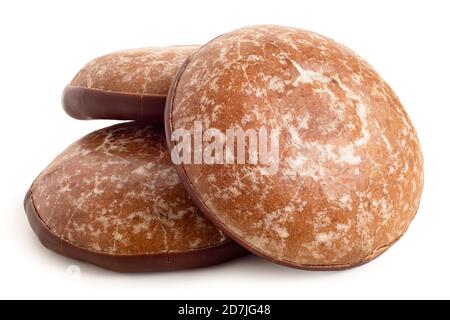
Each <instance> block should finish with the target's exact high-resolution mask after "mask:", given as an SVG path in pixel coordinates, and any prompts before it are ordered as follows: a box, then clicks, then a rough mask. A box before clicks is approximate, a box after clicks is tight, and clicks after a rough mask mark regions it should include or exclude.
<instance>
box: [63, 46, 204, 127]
mask: <svg viewBox="0 0 450 320" xmlns="http://www.w3.org/2000/svg"><path fill="white" fill-rule="evenodd" d="M197 49H198V46H172V47H163V48H142V49H132V50H125V51H118V52H113V53H110V54H107V55H105V56H102V57H99V58H97V59H94V60H93V61H91V62H89V63H88V64H86V65H85V66H84V67H83V68H82V69H81V70H80V71H79V72H78V74H77V75H76V76H75V77H74V79H73V80H72V82H71V83H70V84H69V85H68V86H67V87H66V88H65V90H64V92H63V96H62V104H63V107H64V110H65V111H66V112H67V113H68V114H69V115H70V116H71V117H74V118H76V119H115V120H139V121H144V120H145V121H147V122H152V123H162V122H163V119H164V106H165V102H166V97H167V93H168V91H169V87H170V83H171V81H172V79H173V77H174V76H175V74H176V72H177V70H178V68H179V67H180V66H181V65H182V64H183V62H184V61H185V60H186V58H187V57H188V56H189V55H191V54H192V53H193V52H195V50H197Z"/></svg>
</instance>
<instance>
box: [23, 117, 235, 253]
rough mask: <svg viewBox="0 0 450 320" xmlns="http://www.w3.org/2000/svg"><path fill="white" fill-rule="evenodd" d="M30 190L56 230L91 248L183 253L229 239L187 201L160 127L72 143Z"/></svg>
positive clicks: (135, 127)
mask: <svg viewBox="0 0 450 320" xmlns="http://www.w3.org/2000/svg"><path fill="white" fill-rule="evenodd" d="M31 194H32V201H33V203H34V206H35V208H36V210H37V212H38V213H39V216H40V218H41V220H42V221H43V222H44V223H45V224H46V225H47V226H48V228H49V229H50V230H51V231H52V232H53V233H54V234H55V235H57V236H58V237H61V238H62V239H63V240H66V241H68V242H70V243H72V244H74V245H77V246H78V247H82V248H85V249H88V250H91V251H93V252H99V253H107V254H112V255H145V254H157V253H165V252H169V253H170V252H186V251H189V250H198V249H203V248H205V249H206V248H209V247H212V246H218V245H222V244H225V243H228V242H229V240H228V239H226V238H225V237H224V235H223V234H222V232H221V231H219V230H218V229H217V228H216V227H215V226H213V225H212V224H211V223H210V222H209V221H207V220H206V219H205V218H203V216H202V215H201V214H200V213H199V211H198V209H197V208H196V207H195V206H194V205H193V203H192V201H191V200H190V199H189V196H188V194H187V193H186V191H185V190H184V188H183V187H182V185H181V183H180V180H179V178H178V175H177V173H176V170H175V169H174V168H173V166H172V163H171V161H170V155H169V152H168V151H167V147H166V144H165V141H164V135H163V134H162V132H161V130H159V129H153V128H152V127H150V126H146V125H143V124H139V123H134V122H130V123H125V124H119V125H115V126H112V127H108V128H105V129H102V130H99V131H96V132H94V133H92V134H89V135H87V136H85V137H84V138H82V139H81V140H79V141H77V142H75V143H74V144H72V145H71V146H70V147H69V148H68V149H66V150H65V151H64V152H63V153H62V154H60V155H59V156H58V157H57V158H56V159H55V160H54V161H53V162H52V163H51V164H50V165H49V167H48V168H47V169H45V171H44V172H43V173H42V174H41V175H40V176H39V177H38V178H37V179H36V181H35V182H34V184H33V186H32V188H31Z"/></svg>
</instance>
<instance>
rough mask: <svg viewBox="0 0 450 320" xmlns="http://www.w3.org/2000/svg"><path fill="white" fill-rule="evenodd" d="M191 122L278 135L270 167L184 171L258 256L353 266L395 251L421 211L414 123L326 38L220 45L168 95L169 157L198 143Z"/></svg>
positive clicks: (261, 32) (255, 37) (229, 37)
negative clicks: (191, 137) (189, 137)
mask: <svg viewBox="0 0 450 320" xmlns="http://www.w3.org/2000/svg"><path fill="white" fill-rule="evenodd" d="M195 123H197V124H198V123H200V125H201V126H200V128H201V131H202V133H205V132H207V131H208V130H209V129H212V128H213V129H214V130H216V131H219V132H222V133H225V132H226V130H229V129H241V130H242V131H244V132H247V130H254V132H257V133H258V132H261V131H262V130H261V129H265V130H267V132H278V133H279V139H278V142H279V150H277V152H276V153H274V154H272V155H271V156H270V157H268V158H267V159H268V160H267V161H266V162H263V161H260V162H258V163H256V164H249V162H248V161H247V162H246V164H236V161H235V162H234V164H217V162H216V164H213V165H211V164H209V165H205V164H202V165H198V164H189V163H182V164H181V165H179V166H177V170H178V172H179V175H180V177H181V179H182V181H183V183H184V185H185V187H186V189H187V190H188V192H189V193H190V195H191V197H192V198H193V199H194V201H195V202H196V204H197V205H198V206H199V208H200V209H201V210H202V211H203V212H204V213H205V214H206V215H207V216H208V217H210V219H211V220H212V221H213V222H214V223H215V224H216V225H217V226H219V227H220V228H221V229H222V230H224V231H225V232H226V233H227V234H228V235H229V236H230V237H232V238H233V239H234V240H236V241H237V242H239V243H240V244H242V245H243V246H245V247H246V248H248V249H249V250H251V251H252V252H254V253H255V254H258V255H260V256H262V257H265V258H268V259H270V260H272V261H275V262H277V263H281V264H285V265H288V266H292V267H297V268H304V269H325V270H327V269H345V268H349V267H354V266H357V265H360V264H363V263H366V262H368V261H370V260H371V259H373V258H375V257H377V256H379V255H380V254H381V253H383V252H384V251H385V250H387V249H388V248H389V247H390V246H391V245H392V244H393V243H394V242H396V241H397V240H398V239H399V238H400V237H401V236H402V235H403V234H404V233H405V232H406V230H407V228H408V226H409V224H410V222H411V221H412V219H413V218H414V216H415V214H416V212H417V209H418V206H419V201H420V196H421V192H422V188H423V158H422V154H421V150H420V145H419V141H418V138H417V134H416V132H415V130H414V128H413V126H412V124H411V121H410V119H409V118H408V116H407V114H406V112H405V110H404V108H403V107H402V105H401V103H400V101H399V99H398V98H397V96H396V95H395V93H394V92H393V91H392V89H391V88H390V87H389V86H388V85H387V84H386V83H385V82H384V81H383V80H382V79H381V77H380V76H379V75H378V74H377V73H376V72H375V71H374V70H373V68H372V67H371V66H370V65H369V64H368V63H367V62H365V61H364V60H363V59H361V58H360V57H359V56H357V55H356V54H355V53H354V52H352V51H351V50H349V49H348V48H346V47H344V46H342V45H341V44H339V43H336V42H335V41H333V40H331V39H329V38H326V37H323V36H321V35H318V34H316V33H313V32H308V31H304V30H300V29H294V28H288V27H281V26H255V27H247V28H242V29H239V30H236V31H233V32H230V33H227V34H224V35H222V36H220V37H218V38H216V39H214V40H213V41H211V42H210V43H208V44H207V45H205V46H204V47H202V48H201V49H199V50H198V51H197V52H196V53H195V54H194V55H193V56H191V57H190V58H189V59H188V60H187V61H186V62H185V64H184V66H183V67H182V68H181V69H180V71H179V73H178V75H177V78H176V79H175V80H174V83H173V84H172V88H171V92H170V94H169V97H168V101H167V107H166V136H167V139H168V142H169V145H170V147H171V148H174V147H175V148H177V149H176V150H178V151H180V149H181V147H180V146H181V142H180V141H172V140H174V137H173V136H172V134H174V133H176V132H179V129H180V130H183V131H184V132H189V133H190V134H193V132H194V128H195ZM248 141H249V140H247V142H246V144H245V151H246V152H248V154H247V156H248V158H247V159H249V157H250V153H249V150H250V149H249V148H250V144H249V143H248ZM208 142H210V141H208ZM228 147H230V146H228V145H224V146H223V148H222V149H221V150H222V151H223V152H222V151H221V152H222V153H223V154H225V155H226V154H227V152H229V150H228V149H227V148H228ZM268 148H270V147H269V146H268ZM219 149H220V148H219ZM231 150H235V146H234V145H233V146H232V147H231ZM261 150H262V149H257V151H258V152H256V154H257V155H258V156H261ZM221 152H216V153H215V155H219V156H220V155H221ZM216 159H219V160H220V157H218V158H216ZM222 159H225V158H222ZM274 168H275V170H273V169H274Z"/></svg>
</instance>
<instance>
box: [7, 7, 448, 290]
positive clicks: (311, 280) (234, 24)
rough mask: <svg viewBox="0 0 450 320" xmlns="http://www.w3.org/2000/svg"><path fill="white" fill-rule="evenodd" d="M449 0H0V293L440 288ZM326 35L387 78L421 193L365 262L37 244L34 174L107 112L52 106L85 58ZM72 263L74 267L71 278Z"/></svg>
mask: <svg viewBox="0 0 450 320" xmlns="http://www.w3.org/2000/svg"><path fill="white" fill-rule="evenodd" d="M449 15H450V2H449V1H446V0H442V1H431V0H428V1H411V0H405V1H400V0H399V1H392V0H388V1H382V0H377V1H335V0H334V1H333V0H331V1H317V0H314V1H307V2H306V1H299V0H293V1H282V0H273V1H263V0H258V1H247V0H245V1H244V0H239V1H232V0H227V1H194V0H190V1H177V2H175V1H148V0H147V1H131V0H128V1H123V2H119V1H111V0H108V1H80V0H78V1H44V0H40V1H0V94H1V97H0V103H1V105H0V108H1V111H0V114H1V123H0V130H1V135H0V136H1V142H2V146H1V148H0V150H1V155H0V159H1V160H0V161H1V165H0V170H1V176H0V206H1V207H0V218H1V221H0V298H150V299H151V298H159V299H168V298H181V299H183V298H193V299H196V298H224V299H226V298H236V299H257V298H266V299H270V298H274V299H277V298H280V299H282V298H283V299H299V298H450V292H449V288H450V271H449V266H450V249H449V246H450V210H449V199H450V188H449V181H450V174H449V167H450V152H449V147H450V143H449V138H450V122H449V121H450V120H449V118H450V102H449V101H450V98H449V92H450V19H449ZM265 23H267V24H281V25H287V26H293V27H300V28H305V29H310V30H313V31H316V32H319V33H322V34H324V35H327V36H329V37H332V38H334V39H336V40H338V41H340V42H342V43H344V44H346V45H347V46H349V47H351V48H352V49H353V50H355V51H356V52H358V53H359V54H360V55H361V56H363V57H364V58H365V59H366V60H368V61H369V62H370V63H371V64H372V65H373V66H374V67H375V68H376V69H377V70H378V71H379V72H380V74H381V75H382V76H383V77H384V78H385V79H386V80H387V82H388V83H389V84H390V85H391V86H392V87H393V88H394V90H395V91H396V93H397V94H398V95H399V97H400V98H401V100H402V102H403V104H404V106H405V108H406V109H407V111H408V113H409V115H410V117H411V119H412V121H413V123H414V124H415V127H416V129H417V131H418V132H419V136H420V140H421V143H422V149H423V153H424V156H425V166H426V167H425V190H424V193H423V197H422V204H421V207H420V210H419V213H418V216H417V218H416V219H415V220H414V222H413V224H412V225H411V228H410V230H409V231H408V232H407V234H406V235H405V237H404V238H403V239H402V240H401V241H400V242H399V243H397V244H396V245H395V246H394V247H393V248H391V249H390V250H389V251H388V252H387V253H385V254H384V255H383V256H382V257H381V258H379V259H377V260H375V261H373V262H372V263H370V264H368V265H366V266H363V267H360V268H357V269H353V270H349V271H344V272H306V271H299V270H294V269H289V268H287V267H282V266H278V265H274V264H271V263H269V262H266V261H264V260H262V259H259V258H256V257H248V258H244V259H242V260H238V261H234V262H231V263H227V264H224V265H221V266H217V267H212V268H207V269H201V270H194V271H183V272H171V273H157V274H144V275H123V274H115V273H112V272H108V271H104V270H101V269H98V268H96V267H92V266H89V265H87V264H83V263H78V262H75V261H73V260H70V259H66V258H63V257H60V256H58V255H56V254H54V253H52V252H50V251H48V250H46V249H44V248H43V247H42V246H41V245H40V244H39V242H38V241H37V239H36V238H35V236H34V234H33V233H32V231H31V229H30V228H29V226H28V223H27V221H26V218H25V214H24V212H23V209H22V199H23V196H24V195H25V192H26V190H27V189H28V187H29V185H30V184H31V182H32V180H33V179H34V178H35V177H36V175H37V174H38V173H39V172H40V171H41V170H43V169H44V168H45V166H46V165H47V164H48V163H49V162H50V161H51V160H52V159H53V157H54V156H56V155H57V154H58V153H59V152H61V151H62V150H63V149H64V148H66V147H67V146H68V145H69V144H70V143H72V142H73V141H74V140H76V139H78V138H80V137H81V136H83V135H84V134H87V133H89V132H90V131H92V130H94V129H98V128H101V127H104V126H107V125H110V124H112V122H108V121H90V122H86V121H85V122H83V121H77V120H74V119H71V118H69V117H68V116H67V115H66V114H65V113H64V112H63V110H62V108H61V105H60V96H61V92H62V89H63V88H64V86H65V85H66V84H67V83H68V82H69V81H70V80H71V78H72V77H73V76H74V74H75V73H76V72H77V71H78V69H79V68H81V67H82V66H83V65H84V64H85V63H86V62H88V61H89V60H91V59H93V58H95V57H96V56H99V55H102V54H104V53H108V52H110V51H115V50H119V49H126V48H133V47H145V46H163V45H171V44H193V43H198V44H202V43H205V42H207V41H209V40H210V39H212V38H213V37H216V36H217V35H219V34H221V33H223V32H227V31H230V30H233V29H235V28H238V27H241V26H245V25H252V24H265ZM74 264H77V265H79V266H80V268H81V274H80V275H79V276H78V275H75V276H71V269H70V268H69V269H68V267H69V266H71V265H74Z"/></svg>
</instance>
